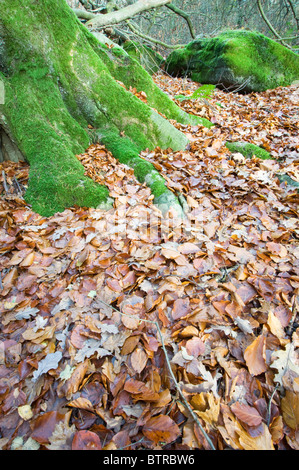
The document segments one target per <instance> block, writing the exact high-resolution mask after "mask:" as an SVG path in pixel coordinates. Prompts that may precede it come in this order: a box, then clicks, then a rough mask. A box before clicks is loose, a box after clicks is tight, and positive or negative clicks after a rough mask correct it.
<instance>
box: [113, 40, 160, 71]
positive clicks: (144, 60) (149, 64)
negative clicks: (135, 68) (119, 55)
mask: <svg viewBox="0 0 299 470" xmlns="http://www.w3.org/2000/svg"><path fill="white" fill-rule="evenodd" d="M122 47H123V48H124V50H125V51H126V52H127V53H128V54H129V55H130V56H131V57H133V58H134V59H137V60H138V62H140V64H141V65H142V67H144V68H145V70H146V71H147V72H148V73H150V74H153V73H156V72H157V71H158V70H159V69H160V67H161V65H162V64H163V62H164V57H162V56H161V54H159V53H158V52H156V51H154V50H153V49H152V48H151V47H149V46H146V45H144V44H140V43H138V42H136V41H126V42H125V43H124V44H123V45H122Z"/></svg>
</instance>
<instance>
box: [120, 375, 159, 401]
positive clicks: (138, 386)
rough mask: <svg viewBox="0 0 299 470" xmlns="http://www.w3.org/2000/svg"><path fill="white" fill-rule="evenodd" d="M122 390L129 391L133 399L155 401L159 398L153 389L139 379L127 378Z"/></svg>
mask: <svg viewBox="0 0 299 470" xmlns="http://www.w3.org/2000/svg"><path fill="white" fill-rule="evenodd" d="M124 390H126V392H128V393H131V394H132V395H133V398H134V399H135V400H143V401H157V400H159V394H158V393H156V392H155V391H154V390H151V389H150V388H149V387H147V386H146V385H145V384H144V383H143V382H141V381H140V380H134V379H129V380H127V381H126V383H125V385H124Z"/></svg>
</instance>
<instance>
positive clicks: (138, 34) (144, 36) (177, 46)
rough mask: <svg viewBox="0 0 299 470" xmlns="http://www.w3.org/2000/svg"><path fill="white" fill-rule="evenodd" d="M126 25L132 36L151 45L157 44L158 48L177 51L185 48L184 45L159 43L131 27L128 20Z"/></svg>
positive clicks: (157, 40)
mask: <svg viewBox="0 0 299 470" xmlns="http://www.w3.org/2000/svg"><path fill="white" fill-rule="evenodd" d="M126 23H127V25H128V27H129V28H130V30H131V31H132V32H133V33H134V34H136V35H137V36H140V37H141V38H142V39H146V40H147V41H149V42H151V43H153V44H158V45H159V46H161V47H164V48H165V49H179V48H181V47H184V46H185V44H176V45H172V44H166V42H163V41H159V39H154V38H152V37H151V36H148V35H147V34H143V33H142V32H141V31H140V30H139V29H137V28H136V27H135V26H133V25H132V23H131V22H130V21H129V20H126Z"/></svg>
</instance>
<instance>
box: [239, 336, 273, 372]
mask: <svg viewBox="0 0 299 470" xmlns="http://www.w3.org/2000/svg"><path fill="white" fill-rule="evenodd" d="M244 359H245V361H246V365H247V367H248V370H249V372H250V373H251V374H252V375H260V374H262V373H263V372H265V371H266V370H267V368H268V367H267V364H266V339H265V337H264V336H263V335H260V336H258V337H257V338H256V339H255V340H254V341H253V342H252V343H251V344H250V345H249V346H247V348H246V349H245V352H244Z"/></svg>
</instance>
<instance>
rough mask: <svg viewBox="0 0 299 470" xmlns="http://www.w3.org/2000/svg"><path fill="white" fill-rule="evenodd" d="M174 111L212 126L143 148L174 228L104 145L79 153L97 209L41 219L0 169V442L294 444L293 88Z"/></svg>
mask: <svg viewBox="0 0 299 470" xmlns="http://www.w3.org/2000/svg"><path fill="white" fill-rule="evenodd" d="M155 80H156V82H157V83H158V85H159V86H160V87H161V88H162V89H163V90H164V91H165V92H167V93H169V94H170V95H171V96H172V97H174V96H176V95H178V94H185V95H186V97H188V96H190V95H191V94H192V92H193V91H194V90H195V89H196V88H197V87H198V84H195V83H192V82H191V81H189V80H184V79H173V78H170V77H168V76H166V75H157V76H156V77H155ZM143 99H146V98H145V97H144V96H143ZM178 104H179V105H180V106H182V107H183V108H184V109H185V110H186V111H188V112H192V113H194V114H198V115H201V116H204V117H207V118H208V119H210V120H212V122H213V123H214V124H215V126H214V127H213V128H211V129H207V128H203V127H201V126H198V127H191V126H180V125H178V124H175V125H176V126H177V127H178V128H180V129H181V130H182V131H183V132H185V133H186V134H187V135H188V137H189V139H190V145H189V148H188V149H187V150H185V151H180V152H176V153H174V152H172V151H171V150H166V151H161V150H160V149H156V150H155V151H152V152H143V154H142V156H143V158H145V159H146V160H148V161H150V162H152V163H153V164H154V165H155V167H156V168H157V169H158V170H159V171H160V172H161V174H162V175H163V176H164V177H165V179H166V181H167V184H168V187H169V188H170V189H171V190H173V191H174V192H179V193H181V194H183V195H184V197H185V200H186V202H187V204H188V213H187V218H186V220H184V221H182V222H181V224H177V223H176V221H174V220H173V221H172V223H170V224H169V223H168V222H167V220H166V219H165V218H164V217H162V215H161V213H160V212H159V211H158V209H157V208H156V207H155V206H154V204H153V198H152V196H151V194H150V190H149V189H148V188H147V187H146V186H145V185H142V184H140V183H139V182H138V181H137V180H136V179H135V177H134V174H133V171H132V169H130V168H129V167H127V166H125V165H121V164H118V162H117V161H116V160H115V159H114V158H113V156H112V155H111V154H110V153H109V152H108V151H106V149H105V147H103V146H101V145H93V146H91V147H90V148H89V149H88V150H87V151H86V153H84V154H83V155H80V156H78V158H79V159H80V160H81V162H82V163H83V165H84V166H85V168H86V174H88V175H89V176H91V177H92V178H94V179H95V180H96V181H98V182H103V183H105V184H106V185H107V186H108V187H109V189H110V195H111V196H112V197H113V198H114V199H115V207H114V209H113V210H111V211H109V212H104V211H102V210H97V209H87V208H78V207H74V208H70V209H67V210H65V211H64V212H63V213H59V214H56V215H54V216H53V217H48V218H45V217H41V216H39V215H38V214H36V213H33V212H32V211H31V210H30V207H28V206H27V205H26V202H25V201H24V199H23V197H22V189H24V188H26V184H27V180H28V172H29V169H28V165H27V164H25V163H18V164H16V163H8V162H6V163H3V164H1V165H0V166H1V168H0V170H1V171H0V242H1V246H0V252H1V257H0V276H1V277H0V300H1V303H0V313H1V319H0V448H2V449H4V450H8V449H50V450H56V449H59V450H60V449H107V450H114V449H131V450H140V449H156V450H157V449H163V450H175V449H176V450H179V449H182V450H190V449H191V450H193V449H211V448H215V449H217V450H222V449H229V448H231V449H244V450H248V449H260V450H270V449H278V450H284V449H295V450H299V433H298V426H299V356H298V348H299V329H298V328H299V320H298V306H299V302H298V301H299V296H298V293H299V290H298V288H299V244H298V235H299V232H298V192H297V189H296V188H295V187H293V186H290V185H288V184H287V183H286V182H280V180H279V178H278V176H277V175H279V174H286V175H288V176H289V177H291V178H292V179H293V180H295V181H297V182H298V181H299V171H298V170H299V169H298V161H299V132H298V131H299V122H298V116H299V112H298V111H299V87H298V86H295V85H294V86H291V87H286V88H278V89H276V90H271V91H267V92H264V93H256V94H255V93H252V94H249V95H241V94H237V93H225V92H223V91H219V90H216V91H215V92H214V93H213V95H212V97H211V98H209V99H208V100H185V101H182V102H178ZM226 141H233V142H235V141H242V142H250V143H254V144H256V145H260V146H263V147H264V148H265V149H266V150H268V151H269V152H271V155H272V157H273V160H259V159H257V158H255V157H253V158H251V159H246V158H244V157H243V156H242V155H241V154H232V153H231V152H230V151H229V150H228V149H227V148H226V147H225V143H226ZM170 368H171V371H172V374H171V371H170Z"/></svg>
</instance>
